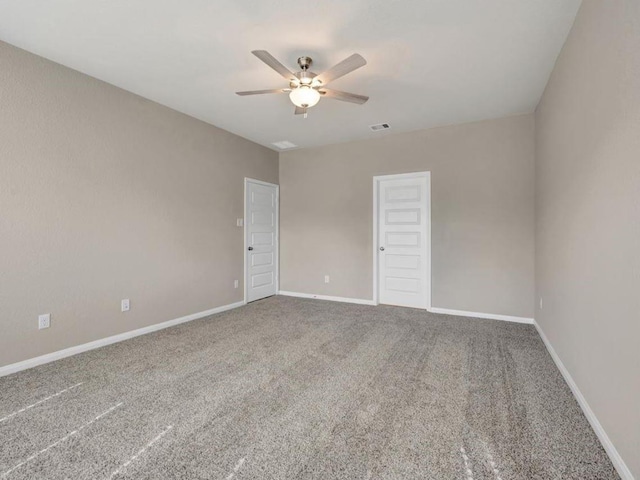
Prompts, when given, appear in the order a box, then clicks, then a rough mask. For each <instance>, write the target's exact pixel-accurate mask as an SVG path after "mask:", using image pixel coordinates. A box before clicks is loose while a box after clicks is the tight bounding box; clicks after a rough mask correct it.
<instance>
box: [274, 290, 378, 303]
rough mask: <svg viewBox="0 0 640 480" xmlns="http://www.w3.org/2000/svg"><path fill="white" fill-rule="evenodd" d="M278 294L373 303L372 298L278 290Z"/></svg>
mask: <svg viewBox="0 0 640 480" xmlns="http://www.w3.org/2000/svg"><path fill="white" fill-rule="evenodd" d="M278 295H285V296H287V297H299V298H315V299H317V300H329V301H330V302H343V303H357V304H358V305H375V303H373V300H364V299H362V298H347V297H333V296H331V295H313V294H311V293H298V292H287V291H284V290H280V291H279V292H278Z"/></svg>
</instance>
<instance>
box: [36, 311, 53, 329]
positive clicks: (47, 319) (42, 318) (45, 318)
mask: <svg viewBox="0 0 640 480" xmlns="http://www.w3.org/2000/svg"><path fill="white" fill-rule="evenodd" d="M50 326H51V314H50V313H45V314H43V315H38V330H42V329H43V328H49V327H50Z"/></svg>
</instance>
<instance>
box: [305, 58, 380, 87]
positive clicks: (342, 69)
mask: <svg viewBox="0 0 640 480" xmlns="http://www.w3.org/2000/svg"><path fill="white" fill-rule="evenodd" d="M366 64H367V61H366V60H365V59H364V58H363V57H362V55H359V54H357V53H354V54H353V55H351V56H350V57H349V58H345V59H344V60H343V61H341V62H340V63H338V64H336V65H334V66H333V67H331V68H330V69H329V70H327V71H326V72H324V73H321V74H320V75H318V76H317V77H315V80H319V81H320V82H322V85H326V84H327V83H329V82H331V81H333V80H335V79H336V78H340V77H342V76H344V75H346V74H347V73H351V72H353V71H354V70H356V69H358V68H360V67H364V66H365V65H366Z"/></svg>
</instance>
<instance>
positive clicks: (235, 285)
mask: <svg viewBox="0 0 640 480" xmlns="http://www.w3.org/2000/svg"><path fill="white" fill-rule="evenodd" d="M233 288H238V280H234V281H233Z"/></svg>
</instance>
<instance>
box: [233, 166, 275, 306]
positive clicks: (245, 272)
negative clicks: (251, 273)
mask: <svg viewBox="0 0 640 480" xmlns="http://www.w3.org/2000/svg"><path fill="white" fill-rule="evenodd" d="M249 182H250V183H255V184H258V185H265V186H267V187H275V189H276V248H275V253H276V295H277V293H278V290H279V289H280V185H276V184H275V183H269V182H263V181H262V180H256V179H254V178H249V177H244V199H243V200H242V201H243V202H244V221H243V222H242V224H243V230H242V237H243V249H242V255H243V257H242V258H243V260H242V268H243V270H244V272H243V280H242V283H243V287H242V289H243V290H244V292H243V295H244V297H243V298H244V303H245V304H246V303H247V296H248V295H247V294H248V290H249V286H248V285H247V218H248V215H247V183H249Z"/></svg>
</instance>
